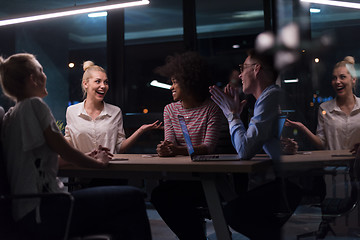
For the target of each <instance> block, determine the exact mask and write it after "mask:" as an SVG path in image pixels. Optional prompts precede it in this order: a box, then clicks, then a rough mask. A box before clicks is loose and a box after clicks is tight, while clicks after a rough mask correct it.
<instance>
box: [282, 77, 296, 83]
mask: <svg viewBox="0 0 360 240" xmlns="http://www.w3.org/2000/svg"><path fill="white" fill-rule="evenodd" d="M297 82H299V79H298V78H295V79H284V83H297Z"/></svg>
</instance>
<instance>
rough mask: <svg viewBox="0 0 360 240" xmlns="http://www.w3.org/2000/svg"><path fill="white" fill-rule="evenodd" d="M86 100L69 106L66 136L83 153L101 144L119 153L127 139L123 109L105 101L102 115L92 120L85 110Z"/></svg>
mask: <svg viewBox="0 0 360 240" xmlns="http://www.w3.org/2000/svg"><path fill="white" fill-rule="evenodd" d="M84 102H85V101H84ZM84 102H81V103H78V104H75V105H72V106H70V107H68V108H67V110H66V123H67V125H66V127H65V138H66V139H67V140H68V141H69V142H70V144H71V145H73V146H74V147H75V148H77V149H78V150H79V151H81V152H83V153H87V152H90V151H92V150H94V149H95V148H97V147H98V146H99V145H101V146H103V147H107V148H109V149H110V152H111V153H119V151H120V145H121V143H122V142H123V141H124V140H125V132H124V128H123V119H122V112H121V109H120V108H119V107H117V106H114V105H111V104H107V103H104V109H103V110H102V112H101V113H100V115H99V116H97V117H96V119H95V120H92V118H91V117H90V116H89V114H87V112H86V111H85V108H84Z"/></svg>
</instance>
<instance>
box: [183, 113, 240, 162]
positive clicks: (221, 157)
mask: <svg viewBox="0 0 360 240" xmlns="http://www.w3.org/2000/svg"><path fill="white" fill-rule="evenodd" d="M178 118H179V123H180V126H181V130H182V133H183V135H184V139H185V143H186V146H187V149H188V152H189V155H190V158H191V160H192V161H194V162H200V161H238V160H240V157H239V156H238V155H237V154H213V155H210V154H208V155H195V153H194V147H193V145H192V142H191V139H190V134H189V131H188V128H187V126H186V123H185V119H184V117H183V116H181V115H178Z"/></svg>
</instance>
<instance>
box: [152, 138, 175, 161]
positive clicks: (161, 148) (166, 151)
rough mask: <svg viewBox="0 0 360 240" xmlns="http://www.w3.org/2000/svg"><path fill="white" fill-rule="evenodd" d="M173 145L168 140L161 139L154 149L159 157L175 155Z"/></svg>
mask: <svg viewBox="0 0 360 240" xmlns="http://www.w3.org/2000/svg"><path fill="white" fill-rule="evenodd" d="M174 149H175V146H174V144H173V143H172V142H170V141H167V140H166V141H161V142H160V144H158V145H157V146H156V151H157V153H158V155H159V157H170V156H175V152H174Z"/></svg>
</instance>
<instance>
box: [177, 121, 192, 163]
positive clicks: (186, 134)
mask: <svg viewBox="0 0 360 240" xmlns="http://www.w3.org/2000/svg"><path fill="white" fill-rule="evenodd" d="M178 118H179V123H180V126H181V130H182V132H183V135H184V139H185V143H186V145H187V149H188V151H189V155H190V156H192V155H193V154H194V148H193V145H192V143H191V139H190V134H189V131H188V129H187V127H186V123H185V118H184V116H181V115H178Z"/></svg>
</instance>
